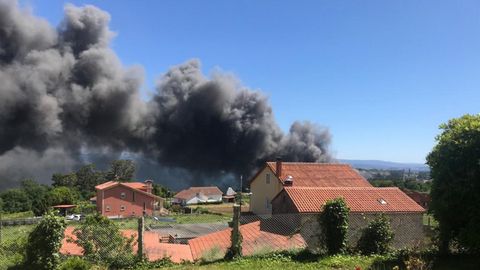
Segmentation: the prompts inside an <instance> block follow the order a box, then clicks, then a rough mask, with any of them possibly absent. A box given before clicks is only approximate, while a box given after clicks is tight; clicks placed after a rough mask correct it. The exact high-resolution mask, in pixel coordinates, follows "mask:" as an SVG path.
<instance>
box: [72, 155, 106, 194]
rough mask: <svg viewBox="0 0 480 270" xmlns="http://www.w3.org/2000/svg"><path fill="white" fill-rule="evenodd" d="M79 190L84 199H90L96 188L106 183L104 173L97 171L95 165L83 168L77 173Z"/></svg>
mask: <svg viewBox="0 0 480 270" xmlns="http://www.w3.org/2000/svg"><path fill="white" fill-rule="evenodd" d="M76 176H77V188H78V190H79V191H80V192H81V193H82V197H83V198H84V199H88V198H89V197H90V196H92V195H93V193H94V192H95V186H96V185H98V184H100V183H102V182H104V181H105V175H104V173H103V172H100V171H96V170H95V165H93V164H89V165H85V166H83V167H81V168H80V169H79V170H78V171H77V172H76Z"/></svg>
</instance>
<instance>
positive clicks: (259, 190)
mask: <svg viewBox="0 0 480 270" xmlns="http://www.w3.org/2000/svg"><path fill="white" fill-rule="evenodd" d="M267 174H270V183H269V184H267V183H266V177H267V176H266V175H267ZM282 189H283V185H282V184H281V182H280V180H278V178H277V176H276V175H275V174H274V173H273V171H272V170H270V168H269V167H268V166H266V167H265V168H264V169H263V170H262V171H261V172H260V173H259V174H258V175H257V177H255V178H254V179H253V180H252V181H251V182H250V190H251V192H252V196H251V197H250V211H251V212H253V213H255V214H257V215H269V214H271V213H272V207H271V201H272V199H273V197H275V196H276V195H277V194H278V193H279V192H280V191H281V190H282ZM267 202H268V207H267Z"/></svg>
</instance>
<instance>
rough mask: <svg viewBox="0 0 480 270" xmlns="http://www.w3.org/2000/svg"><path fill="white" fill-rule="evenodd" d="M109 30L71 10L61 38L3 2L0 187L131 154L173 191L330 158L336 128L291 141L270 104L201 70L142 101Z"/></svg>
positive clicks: (184, 67) (297, 134)
mask: <svg viewBox="0 0 480 270" xmlns="http://www.w3.org/2000/svg"><path fill="white" fill-rule="evenodd" d="M109 21H110V15H109V14H108V13H106V12H104V11H102V10H100V9H98V8H96V7H93V6H84V7H76V6H73V5H67V6H66V7H65V17H64V19H63V21H62V22H61V24H60V25H59V26H58V27H57V28H53V27H52V26H51V25H49V24H48V22H47V21H45V20H43V19H41V18H38V17H35V16H33V15H32V14H30V13H29V12H27V11H25V10H23V9H22V8H19V7H18V5H17V3H16V2H15V1H8V0H0V181H1V182H0V188H1V187H2V186H3V187H5V186H10V185H14V184H15V181H17V180H18V179H21V178H24V177H35V178H36V179H37V180H39V181H42V182H48V181H49V180H50V175H51V174H52V173H54V172H66V171H69V170H73V169H75V168H76V167H78V166H79V165H81V164H83V163H85V162H88V161H94V162H97V163H100V164H99V165H100V166H101V165H102V164H103V165H105V163H108V161H109V160H112V159H117V158H119V157H121V156H125V155H127V156H130V157H133V158H135V160H136V161H137V163H138V164H139V171H138V174H137V176H139V177H147V176H149V177H154V178H155V176H157V177H159V178H160V179H156V180H157V181H160V182H162V183H163V184H166V185H169V186H175V185H178V183H179V180H183V181H184V184H187V183H188V182H195V183H201V182H202V181H203V182H205V181H207V182H208V181H210V180H211V181H213V179H216V181H220V180H219V179H223V180H225V179H232V177H233V176H238V175H240V174H244V175H248V174H249V173H251V172H252V170H253V169H254V168H256V166H258V165H259V164H261V163H262V162H263V161H265V160H268V159H273V158H275V157H276V156H282V157H283V159H284V160H289V161H320V162H327V161H330V160H331V157H330V154H329V152H328V146H329V143H330V135H329V132H328V130H326V129H323V128H320V127H318V126H316V125H313V124H311V123H308V122H303V123H302V122H295V123H294V124H293V125H292V127H291V129H290V131H289V133H288V134H284V133H283V132H282V131H281V130H280V128H279V127H278V125H277V123H276V122H275V119H274V116H273V112H272V108H271V106H270V105H269V103H268V100H267V98H266V97H265V96H264V95H262V94H261V93H260V92H256V91H252V90H250V89H247V88H245V87H244V86H242V85H241V84H240V83H239V82H238V81H237V80H236V79H235V78H233V77H232V76H230V75H226V74H222V73H219V72H218V73H216V74H214V75H212V76H211V77H206V76H204V75H203V74H202V72H201V69H200V61H198V60H189V61H187V62H186V63H184V64H181V65H178V66H175V67H172V68H171V69H170V70H169V71H167V72H166V73H165V74H164V75H163V76H162V77H161V79H160V81H159V83H158V85H157V87H156V93H155V95H154V96H153V98H152V99H151V100H149V101H144V100H142V99H141V98H140V92H139V89H140V86H141V85H142V82H143V74H142V69H141V68H139V67H133V68H125V67H124V66H123V65H122V64H121V62H120V60H119V59H118V57H117V56H116V54H115V52H114V51H113V50H112V49H111V48H110V47H109V42H110V40H111V39H112V38H113V36H114V33H113V32H112V31H110V29H109V27H108V24H109ZM178 177H180V178H182V179H177V178H178Z"/></svg>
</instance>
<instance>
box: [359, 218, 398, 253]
mask: <svg viewBox="0 0 480 270" xmlns="http://www.w3.org/2000/svg"><path fill="white" fill-rule="evenodd" d="M393 236H394V234H393V231H392V228H391V226H390V221H388V218H387V217H386V216H385V215H384V214H381V215H379V216H377V217H375V219H373V220H372V221H371V222H370V223H369V224H368V226H367V227H366V228H365V229H364V230H363V232H362V236H361V237H360V239H359V240H358V244H357V248H358V249H359V250H360V252H361V253H362V254H363V255H370V254H385V253H387V252H388V251H389V245H390V243H391V242H392V240H393Z"/></svg>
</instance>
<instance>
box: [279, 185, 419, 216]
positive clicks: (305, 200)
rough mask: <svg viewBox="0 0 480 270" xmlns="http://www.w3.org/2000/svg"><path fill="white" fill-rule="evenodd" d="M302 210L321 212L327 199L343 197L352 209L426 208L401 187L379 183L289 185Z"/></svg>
mask: <svg viewBox="0 0 480 270" xmlns="http://www.w3.org/2000/svg"><path fill="white" fill-rule="evenodd" d="M283 192H286V193H287V194H288V196H289V197H290V198H291V200H292V201H293V204H294V205H295V207H296V208H297V209H298V211H299V212H300V213H311V212H314V213H315V212H321V209H322V207H323V205H324V204H325V203H326V202H327V200H331V199H335V198H339V197H342V198H344V199H345V201H346V203H347V205H348V207H349V208H350V211H351V212H425V209H423V208H422V207H421V206H420V205H418V204H417V203H416V202H415V201H414V200H412V199H411V198H410V197H408V196H407V195H406V194H405V193H403V192H402V191H401V190H400V189H398V188H394V187H389V188H376V187H337V188H312V187H285V188H284V191H282V192H281V193H279V195H277V197H275V198H274V200H275V199H277V198H279V196H280V194H282V193H283Z"/></svg>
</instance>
